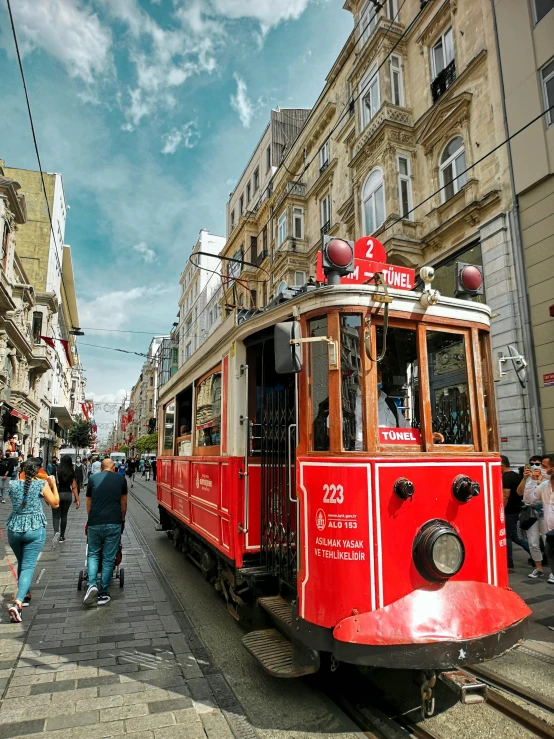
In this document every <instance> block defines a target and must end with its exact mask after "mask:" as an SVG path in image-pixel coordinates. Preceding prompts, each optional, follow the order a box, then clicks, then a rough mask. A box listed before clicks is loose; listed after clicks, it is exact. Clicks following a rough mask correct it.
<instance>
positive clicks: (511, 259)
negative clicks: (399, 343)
mask: <svg viewBox="0 0 554 739" xmlns="http://www.w3.org/2000/svg"><path fill="white" fill-rule="evenodd" d="M344 7H345V10H346V11H348V12H350V13H351V14H352V18H353V24H354V31H353V32H352V34H351V35H350V37H349V38H348V39H347V41H346V43H345V46H344V48H343V49H342V51H341V53H340V54H339V56H338V58H337V59H336V61H335V63H334V65H333V67H332V68H331V70H330V72H329V74H328V75H327V78H326V82H325V86H324V88H323V90H322V92H321V94H320V96H319V98H318V100H317V101H316V103H315V105H314V107H313V108H312V110H311V111H310V112H309V114H307V115H306V120H305V123H304V125H303V127H302V128H301V130H300V133H299V134H298V136H297V137H296V138H295V139H294V140H293V141H291V142H290V144H289V145H288V146H287V148H286V151H285V152H284V155H283V159H282V162H278V163H277V169H276V171H275V172H274V173H273V176H272V178H271V182H270V184H269V185H268V187H267V188H266V189H265V191H264V193H263V195H264V197H262V198H261V199H260V201H259V202H256V207H254V208H251V209H248V210H246V209H244V211H243V212H242V214H241V215H240V218H239V219H238V220H237V211H236V205H235V203H236V195H237V194H239V197H240V193H239V191H240V192H242V187H243V184H244V183H243V179H244V175H243V178H241V183H240V186H239V188H237V190H236V191H235V192H234V193H233V195H232V198H231V200H230V202H229V204H228V209H227V232H228V234H229V237H228V240H227V244H226V246H225V250H224V254H225V255H226V256H231V257H232V256H235V255H237V254H239V255H240V254H244V255H245V257H244V258H245V261H248V262H254V263H255V264H256V265H257V269H256V268H255V267H252V266H250V265H244V267H243V269H242V271H240V270H239V272H238V273H235V272H233V275H232V276H234V277H239V276H240V278H241V283H242V284H238V283H236V282H235V281H233V285H232V286H231V285H229V286H226V289H225V299H224V303H225V305H226V306H227V309H228V310H229V309H232V307H233V306H236V305H238V306H239V307H242V306H244V307H251V306H254V305H256V306H258V307H260V306H263V305H266V304H267V302H268V301H269V300H270V299H272V298H273V297H274V296H275V295H276V294H277V293H278V292H279V291H280V290H282V289H283V288H284V287H285V286H294V285H298V284H300V283H302V282H303V281H305V280H306V279H308V278H309V277H312V278H313V277H315V271H316V255H317V252H318V250H319V248H320V246H321V241H322V236H323V235H324V234H329V235H332V236H341V237H344V238H347V239H351V240H356V239H358V238H360V237H361V236H364V235H370V234H373V235H374V236H375V237H376V238H377V239H379V240H380V241H381V242H382V243H383V244H384V246H385V249H386V252H387V258H388V261H389V263H392V264H397V265H403V266H409V267H413V268H419V267H421V266H424V265H432V266H434V267H435V268H436V271H437V285H436V286H437V287H438V288H439V289H440V290H441V291H442V292H443V294H445V295H450V296H453V295H454V292H455V281H454V274H455V266H456V263H457V262H473V263H477V264H479V265H481V266H482V268H483V272H484V278H485V295H484V298H483V299H485V300H486V302H487V303H488V304H489V305H490V306H491V308H492V312H493V316H494V318H493V321H492V343H493V350H494V352H495V353H500V352H502V353H503V354H505V355H506V354H508V352H509V349H508V347H509V346H512V347H513V348H514V350H515V351H518V352H522V351H523V348H524V335H525V325H524V322H523V320H522V316H521V312H520V310H519V305H520V304H521V301H522V299H524V296H525V287H524V285H523V284H522V283H521V281H520V280H519V279H518V275H517V263H516V258H515V251H516V243H515V241H514V229H513V219H512V215H513V197H512V189H511V181H510V168H509V157H508V152H507V149H506V147H500V148H499V149H498V150H497V151H495V152H493V153H492V154H490V156H487V157H486V158H485V159H483V160H482V161H480V160H481V159H482V157H483V155H485V154H488V153H489V152H492V150H493V149H495V147H496V146H497V145H498V143H499V142H502V141H503V140H504V138H505V135H504V126H503V116H502V96H501V92H500V71H499V65H498V59H497V54H496V39H495V29H494V20H493V9H492V5H491V4H489V3H486V2H485V3H475V2H473V1H472V0H445V1H444V2H427V3H421V2H419V0H406V2H404V3H400V2H396V0H387V2H385V3H384V5H383V8H382V9H381V10H379V11H377V10H376V8H375V6H374V4H373V3H372V2H371V1H367V0H347V2H346V3H345V6H344ZM264 135H265V134H264ZM262 148H263V147H262ZM259 150H260V146H258V147H257V148H256V151H255V154H254V159H255V158H256V157H258V156H259V153H260V152H259ZM279 165H280V166H279ZM249 167H250V165H248V167H247V170H248V169H249ZM247 179H248V178H247ZM239 206H240V200H239ZM239 210H240V207H239ZM233 214H234V215H233ZM252 249H255V250H256V251H255V254H256V259H248V255H249V254H252V253H253V252H252ZM229 269H233V267H232V266H231V264H230V265H229V266H228V267H227V270H229ZM497 395H498V413H499V422H500V428H501V436H502V449H503V450H504V451H505V452H506V453H508V454H510V455H511V456H512V458H513V460H514V462H516V461H517V462H523V460H524V459H525V458H526V457H527V456H528V454H530V453H531V452H533V451H534V449H535V447H536V444H537V428H536V424H535V423H534V413H535V409H534V407H533V397H532V393H531V392H530V388H529V386H528V385H525V386H524V387H522V386H521V384H520V382H519V380H518V377H517V376H516V374H515V372H513V371H511V372H507V374H506V375H505V376H504V377H503V378H502V379H501V380H500V382H499V383H498V384H497Z"/></svg>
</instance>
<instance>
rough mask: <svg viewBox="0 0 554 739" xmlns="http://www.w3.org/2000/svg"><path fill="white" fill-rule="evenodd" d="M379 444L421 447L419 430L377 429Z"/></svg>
mask: <svg viewBox="0 0 554 739" xmlns="http://www.w3.org/2000/svg"><path fill="white" fill-rule="evenodd" d="M379 441H380V442H381V444H417V445H418V446H420V445H421V434H420V433H419V429H400V428H397V429H395V428H392V429H390V428H379Z"/></svg>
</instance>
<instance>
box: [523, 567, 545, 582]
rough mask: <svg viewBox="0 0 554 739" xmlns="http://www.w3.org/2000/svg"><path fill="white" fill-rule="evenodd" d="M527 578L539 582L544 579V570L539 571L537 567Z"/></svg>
mask: <svg viewBox="0 0 554 739" xmlns="http://www.w3.org/2000/svg"><path fill="white" fill-rule="evenodd" d="M527 577H530V578H532V579H533V580H538V579H539V578H540V577H544V572H543V571H542V570H538V569H537V568H536V567H535V569H534V570H533V572H531V573H530V574H529V575H527Z"/></svg>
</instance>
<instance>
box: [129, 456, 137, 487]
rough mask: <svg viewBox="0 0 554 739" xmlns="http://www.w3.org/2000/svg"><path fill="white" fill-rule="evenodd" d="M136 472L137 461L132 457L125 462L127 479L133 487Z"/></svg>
mask: <svg viewBox="0 0 554 739" xmlns="http://www.w3.org/2000/svg"><path fill="white" fill-rule="evenodd" d="M136 472H137V461H136V459H135V458H134V457H131V459H130V460H129V461H128V462H127V481H128V482H130V483H131V487H133V485H134V483H135V474H136Z"/></svg>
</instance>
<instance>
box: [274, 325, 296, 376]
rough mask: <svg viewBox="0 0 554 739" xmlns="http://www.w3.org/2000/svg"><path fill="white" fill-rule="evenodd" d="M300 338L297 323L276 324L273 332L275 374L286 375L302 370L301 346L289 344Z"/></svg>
mask: <svg viewBox="0 0 554 739" xmlns="http://www.w3.org/2000/svg"><path fill="white" fill-rule="evenodd" d="M301 338H302V333H301V330H300V324H299V323H298V321H288V322H287V323H276V324H275V327H274V330H273V340H274V344H275V372H277V374H278V375H288V374H290V373H291V372H300V370H301V369H302V344H291V341H298V340H299V339H301Z"/></svg>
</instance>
